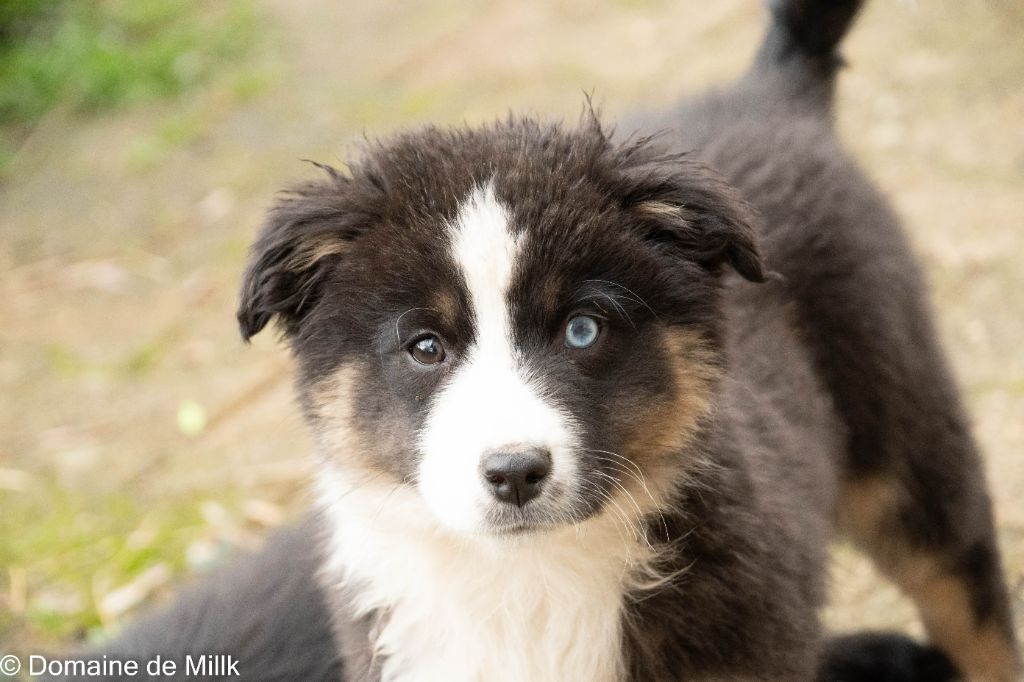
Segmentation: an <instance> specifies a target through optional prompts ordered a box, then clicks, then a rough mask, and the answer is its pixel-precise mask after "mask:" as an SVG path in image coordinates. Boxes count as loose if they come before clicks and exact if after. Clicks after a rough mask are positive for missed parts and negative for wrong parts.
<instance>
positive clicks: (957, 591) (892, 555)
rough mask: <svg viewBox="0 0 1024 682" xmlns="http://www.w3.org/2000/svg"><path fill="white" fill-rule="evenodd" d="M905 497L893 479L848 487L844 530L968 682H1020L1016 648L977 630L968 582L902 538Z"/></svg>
mask: <svg viewBox="0 0 1024 682" xmlns="http://www.w3.org/2000/svg"><path fill="white" fill-rule="evenodd" d="M905 495H906V493H904V492H903V491H902V490H901V489H900V487H899V486H898V485H897V484H896V482H895V481H894V480H893V479H889V478H884V477H878V476H876V477H870V478H863V479H859V480H855V481H847V482H846V483H844V486H843V493H842V500H841V506H840V510H839V527H840V528H841V529H842V530H843V531H844V532H846V533H848V534H849V535H850V536H851V537H852V538H853V539H854V540H855V541H856V542H858V543H859V544H860V545H861V546H863V547H864V549H865V550H866V551H867V552H868V554H870V555H871V556H872V558H874V560H875V561H876V562H877V563H878V566H879V568H880V569H881V570H882V571H883V573H885V574H886V575H887V576H889V578H890V579H891V580H892V581H893V582H895V583H896V584H897V585H899V587H900V588H901V589H902V590H903V591H904V592H906V594H907V595H908V596H909V597H910V598H911V599H912V600H913V601H914V603H915V604H916V605H917V608H918V611H919V613H920V615H921V621H922V622H923V623H924V626H925V630H926V631H927V633H928V637H929V639H931V641H932V642H933V643H935V644H936V645H937V646H938V647H939V648H941V649H942V650H943V651H945V652H946V654H947V655H948V656H949V657H950V658H951V659H953V662H954V663H956V665H957V666H958V667H959V668H960V670H961V671H963V672H964V673H965V674H966V675H967V679H968V680H970V681H971V682H1013V681H1015V680H1018V679H1019V675H1020V672H1021V671H1020V667H1019V666H1020V662H1019V659H1018V657H1017V653H1016V651H1015V649H1014V646H1013V644H1012V642H1010V641H1008V640H1007V638H1006V637H1005V636H1004V635H1002V634H1001V633H1000V632H998V631H997V630H996V629H994V628H991V627H982V628H980V629H979V628H978V627H977V626H976V625H975V622H974V617H973V615H972V614H973V612H974V609H973V608H972V606H971V599H970V594H969V592H968V585H966V584H965V582H964V580H963V579H962V578H958V577H956V576H952V575H950V574H949V573H948V572H946V571H945V570H944V569H943V567H942V561H941V557H938V556H928V555H926V554H922V553H921V552H920V551H919V550H914V549H912V548H910V547H908V545H907V542H906V540H905V539H904V538H902V537H900V535H899V532H900V531H899V528H898V525H897V519H896V516H895V515H896V514H897V513H898V510H899V508H900V506H901V504H902V503H903V502H904V501H905V500H904V496H905Z"/></svg>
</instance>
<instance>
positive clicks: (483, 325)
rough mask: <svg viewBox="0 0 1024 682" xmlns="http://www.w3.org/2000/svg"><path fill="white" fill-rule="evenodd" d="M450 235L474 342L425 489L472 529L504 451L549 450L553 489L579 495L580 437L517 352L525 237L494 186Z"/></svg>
mask: <svg viewBox="0 0 1024 682" xmlns="http://www.w3.org/2000/svg"><path fill="white" fill-rule="evenodd" d="M450 229H451V233H452V234H451V237H452V255H453V257H454V260H455V262H456V263H457V264H458V266H459V268H460V270H461V271H462V276H463V279H464V280H465V283H466V287H467V290H468V291H467V293H468V294H469V300H470V304H471V306H472V310H473V316H474V319H473V322H474V325H473V326H474V334H475V336H474V340H473V343H472V344H471V345H470V347H469V348H468V349H466V352H465V355H464V357H462V358H460V359H459V360H458V362H459V365H458V368H457V369H456V371H455V372H454V374H453V375H452V376H451V377H450V378H449V379H448V381H447V383H446V384H445V385H444V386H443V387H442V388H441V389H440V390H439V391H438V393H437V395H436V396H435V397H434V399H433V403H432V405H431V408H430V411H429V413H428V416H427V420H426V423H425V426H424V430H423V432H422V434H421V437H420V447H421V451H422V458H421V461H420V467H419V476H418V483H419V488H420V491H421V492H422V494H423V496H424V498H425V500H426V502H427V504H428V506H430V508H431V509H432V510H433V511H434V513H435V514H437V516H438V518H439V519H440V520H441V521H442V522H444V523H445V524H447V525H449V526H451V527H455V528H461V529H464V530H473V529H479V528H480V522H481V520H482V514H483V512H485V511H486V508H487V507H488V506H489V505H491V504H492V503H493V499H492V498H491V495H490V493H489V491H488V490H486V489H485V485H484V481H483V478H482V476H481V473H480V463H481V461H482V458H483V457H484V455H486V454H488V453H490V452H493V451H495V450H498V449H500V448H517V447H518V448H523V447H542V448H546V449H547V450H548V451H550V452H551V457H552V474H551V478H552V481H561V482H563V483H564V484H565V485H566V486H567V487H569V488H571V487H573V486H572V478H573V477H572V474H573V472H574V470H575V465H574V463H573V461H572V458H571V454H570V452H569V450H570V448H571V447H572V444H573V440H574V438H573V434H572V431H573V428H572V424H571V419H570V418H569V416H568V415H567V414H566V413H565V412H564V411H563V410H561V409H559V408H558V407H557V406H556V405H554V404H553V403H552V402H551V401H550V400H549V399H547V398H546V396H545V395H544V393H545V391H544V390H543V387H542V386H540V385H539V384H538V382H537V381H536V380H531V379H530V378H529V377H528V376H527V371H528V370H527V369H526V367H525V362H524V360H525V359H524V358H523V357H522V354H521V353H520V352H519V351H518V349H517V348H516V347H515V342H514V335H513V327H512V319H511V314H510V310H509V298H508V294H509V288H510V287H511V284H512V278H513V275H514V273H515V270H516V264H517V262H518V260H519V258H520V257H521V254H522V251H523V241H524V238H523V237H522V236H521V235H516V234H514V233H513V230H512V225H511V224H510V217H509V213H508V211H507V210H506V209H505V207H504V206H502V205H501V203H500V202H499V201H498V200H497V198H496V197H495V196H494V188H493V186H491V185H488V186H486V187H483V188H478V189H476V190H474V192H473V193H472V194H471V195H470V197H469V198H468V199H467V201H466V202H465V203H464V204H463V205H462V207H461V209H460V211H459V214H458V216H457V217H456V220H455V223H454V224H453V225H451V226H450Z"/></svg>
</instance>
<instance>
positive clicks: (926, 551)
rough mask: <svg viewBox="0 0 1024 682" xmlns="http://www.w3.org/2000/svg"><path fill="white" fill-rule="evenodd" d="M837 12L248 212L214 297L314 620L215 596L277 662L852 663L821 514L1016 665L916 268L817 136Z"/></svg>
mask: <svg viewBox="0 0 1024 682" xmlns="http://www.w3.org/2000/svg"><path fill="white" fill-rule="evenodd" d="M860 4H861V3H860V2H857V1H855V0H832V1H828V0H779V1H777V2H775V3H773V4H772V5H771V24H770V27H769V29H768V33H767V36H766V38H765V41H764V44H763V46H762V48H761V50H760V52H759V53H758V55H757V58H756V60H755V63H754V65H753V66H752V67H751V69H750V71H749V72H748V74H747V75H746V76H745V77H744V78H743V79H742V80H741V81H740V82H739V83H737V84H736V85H734V86H733V87H731V88H729V89H726V90H723V91H720V92H715V93H711V94H709V95H706V96H704V97H702V98H699V99H696V100H690V101H686V102H684V103H683V104H682V105H681V106H680V107H678V108H677V109H676V110H673V111H671V112H664V113H662V114H660V115H655V116H648V117H644V118H640V119H637V121H636V122H635V123H634V124H633V125H631V126H627V127H628V128H630V129H632V128H638V129H640V130H646V131H655V132H656V131H659V130H669V131H671V132H668V133H665V134H662V135H655V136H648V133H644V132H641V133H637V134H635V135H632V136H627V137H623V138H616V137H614V136H613V135H611V134H609V133H608V132H607V131H606V130H605V129H604V128H603V127H602V126H601V124H600V123H599V121H598V120H597V117H596V115H594V114H593V113H592V112H590V111H589V110H588V111H587V113H585V115H584V117H583V120H582V121H581V123H580V125H579V126H578V127H575V128H571V129H570V128H566V127H563V126H561V125H557V124H548V123H542V122H539V121H536V120H533V119H530V118H517V117H510V118H509V119H507V120H504V121H500V122H497V123H494V124H492V125H489V126H483V127H459V128H454V129H438V128H433V127H425V128H422V129H418V130H415V131H412V132H406V133H400V134H397V135H395V136H393V137H391V138H389V139H387V140H385V141H382V142H373V143H369V144H368V146H367V148H366V149H365V151H364V153H363V155H362V157H361V158H359V159H358V160H356V161H354V162H352V163H351V164H350V165H349V167H348V168H347V169H345V170H335V169H333V168H329V167H326V166H324V167H323V170H324V171H326V177H325V178H324V179H323V180H319V181H313V182H307V183H305V184H301V185H299V186H297V187H295V188H293V189H292V190H291V191H290V193H288V194H287V195H286V196H284V198H282V199H281V200H280V201H279V203H278V204H277V205H276V207H274V208H273V210H272V211H271V213H270V216H269V219H268V221H267V224H266V225H265V227H264V229H263V232H262V234H261V236H260V237H259V239H258V240H257V242H256V244H255V245H254V247H253V250H252V260H251V262H250V264H249V267H248V270H247V272H246V274H245V279H244V283H243V287H242V294H241V305H240V309H239V313H238V318H239V321H240V324H241V330H242V335H243V336H244V337H245V338H246V339H248V338H249V337H251V336H252V335H254V334H256V333H258V332H259V331H260V330H261V329H263V328H264V327H265V326H266V325H267V324H268V323H269V322H270V321H271V320H272V319H276V320H277V322H278V324H279V326H280V328H281V329H282V330H283V333H284V335H285V337H286V338H287V340H288V342H289V344H290V346H291V348H292V350H293V352H294V356H295V358H296V361H297V366H298V377H297V387H298V395H299V400H300V404H301V407H302V410H303V412H304V414H305V417H306V419H307V421H308V423H309V425H310V427H311V429H312V432H313V434H314V435H315V438H316V443H317V451H316V458H317V461H318V464H319V474H318V478H317V494H318V500H319V515H318V517H317V519H316V520H315V521H314V522H313V523H314V526H313V527H312V528H311V529H309V530H307V531H305V532H304V534H303V537H305V538H307V539H306V540H304V545H303V546H307V547H313V546H315V547H316V548H317V550H316V551H317V552H319V556H320V559H319V560H318V562H319V563H318V565H319V569H318V574H317V575H318V577H317V579H318V585H319V589H321V590H322V591H323V595H324V598H325V603H326V607H325V609H324V611H323V613H324V614H329V618H330V622H331V631H332V632H333V637H334V642H335V643H334V644H333V645H332V646H327V647H325V646H324V645H322V643H321V644H317V645H316V646H315V647H313V648H311V649H310V650H309V651H308V652H306V657H307V660H306V661H305V663H301V662H299V661H301V659H302V657H303V652H302V649H301V647H300V646H294V647H291V648H288V647H287V646H286V645H285V644H283V643H284V642H288V641H290V640H289V638H290V637H292V636H293V633H292V632H291V631H290V630H289V629H288V628H282V627H280V626H278V625H277V622H278V618H277V617H276V616H265V615H264V616H261V618H262V619H261V620H255V622H256V623H258V626H254V625H252V622H254V619H253V617H252V616H251V615H245V614H240V615H238V616H237V617H238V618H239V621H240V622H242V623H249V625H247V626H246V627H247V628H248V629H247V630H245V631H246V632H249V633H250V636H251V638H252V640H253V641H256V642H264V641H274V642H276V643H277V646H278V648H279V649H282V650H283V649H287V650H288V651H289V652H290V655H291V656H292V657H294V658H295V659H299V660H297V661H296V662H294V666H295V667H294V668H291V669H290V670H291V671H292V673H291V674H292V676H293V677H294V678H296V679H298V678H300V677H305V678H312V677H317V676H321V675H322V676H333V675H340V676H343V677H344V678H345V679H350V680H388V681H402V682H404V681H413V680H416V681H422V680H426V681H433V680H494V681H505V680H508V681H512V680H542V681H567V680H588V681H613V680H627V679H628V680H643V681H662V680H664V681H669V680H813V679H815V678H816V677H817V676H818V675H819V671H821V673H820V674H822V675H827V676H830V677H834V678H835V679H881V675H882V674H883V673H881V672H878V670H879V669H877V668H870V670H872V671H874V672H865V671H868V670H869V668H864V667H862V668H857V670H860V671H861V672H856V671H853V672H849V677H847V676H846V675H847V673H846V672H844V669H843V667H842V665H840V664H841V663H842V662H843V661H852V660H854V659H856V658H857V657H856V656H852V657H851V656H846V657H845V658H844V657H842V656H839V657H834V658H833V659H831V660H830V661H828V662H827V663H826V664H825V665H824V666H823V665H822V658H823V656H825V654H824V651H825V649H824V636H823V633H822V628H821V625H820V622H819V618H818V611H819V608H820V606H821V605H822V602H823V596H824V581H825V573H826V548H827V545H828V543H829V540H830V539H831V538H832V537H833V535H834V533H835V532H836V531H837V530H838V531H839V532H841V533H844V534H846V535H847V536H849V537H850V538H852V539H853V540H854V541H855V542H857V543H858V544H859V545H860V546H861V547H863V548H864V550H865V551H866V552H867V553H868V554H869V555H870V556H871V557H872V558H873V559H874V560H875V561H876V562H877V564H878V566H879V567H880V568H881V569H882V570H883V571H884V572H885V573H886V574H887V575H888V576H890V577H891V578H892V579H893V580H895V581H896V583H897V584H899V585H900V586H901V587H902V589H903V590H904V591H905V592H906V593H907V594H908V595H909V596H910V597H911V598H912V599H913V600H914V601H915V602H916V604H917V606H918V608H919V609H920V612H921V616H922V619H923V621H924V624H925V627H926V629H927V632H928V635H929V638H930V639H931V642H932V643H933V644H934V646H935V647H937V648H938V649H939V650H941V651H942V652H944V653H945V654H946V655H947V656H948V657H949V658H950V659H951V660H952V661H953V662H954V663H955V665H956V667H957V668H959V670H960V671H961V673H962V674H963V675H964V676H966V677H967V678H968V679H970V680H989V681H993V682H994V681H1000V682H1012V681H1013V680H1017V679H1019V676H1020V664H1019V659H1018V655H1017V651H1016V644H1015V641H1014V635H1013V630H1012V625H1011V614H1010V609H1009V606H1008V600H1007V592H1006V589H1005V587H1004V582H1003V578H1002V575H1001V569H1000V559H999V553H998V550H997V548H996V545H995V541H994V533H993V527H992V515H991V510H990V503H989V500H988V497H987V494H986V492H985V484H984V480H983V476H982V472H981V467H980V462H979V457H978V453H977V449H976V446H975V443H974V441H973V439H972V437H971V433H970V429H969V426H968V423H967V420H966V417H965V415H964V410H963V408H962V406H961V402H960V399H959V397H958V394H957V391H956V388H955V386H954V383H953V381H952V379H951V377H950V372H949V370H948V368H947V365H946V362H945V360H944V359H943V357H942V354H941V351H940V349H939V347H938V343H937V341H936V336H935V333H934V330H933V326H932V322H931V319H930V313H929V311H928V309H927V305H926V303H925V297H924V293H923V291H922V284H921V277H920V274H919V271H918V268H917V266H916V264H915V262H914V259H913V258H912V256H911V254H910V251H909V249H908V247H907V244H906V241H905V239H904V237H903V235H902V233H901V231H900V229H899V226H898V224H897V220H896V218H895V217H894V216H893V214H892V212H891V211H890V209H889V208H888V206H887V204H886V202H885V201H884V199H883V198H882V197H881V196H880V194H879V193H878V191H877V190H876V189H875V188H874V187H872V186H871V184H870V183H869V182H868V181H866V180H865V178H864V177H863V176H862V175H861V173H860V172H859V171H858V170H857V168H856V166H855V165H854V164H853V163H852V162H851V161H850V160H849V158H848V157H847V155H846V154H845V153H844V152H843V150H842V149H841V148H840V146H839V145H838V143H837V142H836V140H835V137H834V133H833V130H832V125H831V113H830V108H831V102H832V92H833V85H834V79H835V74H836V71H837V68H838V66H839V65H840V58H839V56H838V53H837V45H838V43H839V41H840V39H841V37H842V36H843V35H844V34H845V32H846V30H847V28H848V27H849V25H850V24H851V22H852V21H853V19H854V17H855V15H856V13H857V10H858V9H859V6H860ZM309 538H317V539H316V540H312V539H309ZM310 551H311V552H312V550H310ZM286 554H287V553H286ZM287 566H288V564H287V562H286V561H284V560H283V559H282V560H279V561H277V562H276V563H275V564H274V565H273V567H272V568H271V569H269V570H268V571H267V572H266V573H264V574H263V575H264V579H265V580H266V581H267V584H278V583H277V582H275V581H281V577H280V573H282V572H287ZM300 570H304V569H300ZM303 575H306V574H305V573H303ZM234 590H235V591H236V592H238V593H239V594H250V596H249V597H245V598H238V599H235V600H234V602H233V603H235V604H236V606H237V608H238V610H239V611H245V610H248V609H254V610H255V612H256V613H261V614H265V613H266V610H267V609H266V607H265V606H264V605H262V604H260V603H259V599H258V598H253V597H252V596H251V593H254V592H255V591H254V590H253V589H252V588H251V587H246V588H245V589H242V588H241V587H235V588H234ZM245 590H248V592H246V591H245ZM301 591H302V594H307V593H308V591H309V590H308V585H307V586H305V587H302V589H301ZM229 592H230V590H229ZM194 601H195V600H194ZM199 601H201V600H199ZM278 601H280V600H278ZM305 601H306V600H300V601H298V602H297V605H301V604H304V603H305ZM278 608H280V605H279V606H278ZM318 608H319V607H318ZM182 609H183V607H178V611H177V612H176V614H177V615H175V616H174V617H173V618H170V619H164V620H156V621H153V622H152V623H151V624H150V625H147V626H145V627H144V628H143V629H142V630H140V631H141V632H149V633H153V632H167V630H168V627H173V626H172V625H171V624H173V623H181V622H187V621H189V619H190V618H191V619H193V620H194V619H195V618H196V615H195V614H196V609H195V608H191V609H188V608H186V609H185V610H182ZM200 611H201V609H200ZM310 613H311V619H312V620H313V621H315V622H306V623H305V624H304V625H303V626H302V627H303V628H305V629H310V628H312V629H314V630H315V629H316V628H318V627H321V626H322V624H321V623H320V618H319V615H320V611H310ZM290 615H291V616H292V618H291V620H290V622H293V623H294V615H295V614H294V613H291V614H290ZM234 618H235V616H232V617H231V618H229V620H232V621H233V620H234ZM200 620H201V619H200ZM300 620H301V619H300ZM324 627H325V626H324ZM147 628H148V629H147ZM223 629H224V630H234V631H235V632H238V631H241V630H240V626H239V625H237V624H236V625H232V624H227V623H226V624H224V626H223ZM241 629H244V628H241ZM203 630H204V631H209V627H207V626H204V627H203ZM136 641H138V640H137V639H136ZM150 641H159V639H158V638H154V639H151V640H150ZM204 641H206V642H207V644H204V646H212V647H216V646H217V645H216V644H209V643H208V642H209V639H208V638H205V639H204ZM213 641H214V642H216V641H217V640H216V638H214V640H213ZM220 641H221V642H233V641H236V639H235V638H234V636H232V638H231V639H229V638H227V637H226V635H224V636H223V638H222V639H221V640H220ZM886 642H888V640H884V641H882V642H881V643H880V642H879V641H871V642H869V645H870V646H869V647H868V649H870V650H871V651H873V652H876V653H878V652H881V655H882V657H883V658H884V657H889V658H890V659H893V660H895V659H896V658H897V657H898V656H897V654H896V653H894V652H896V651H897V649H893V648H892V647H889V646H888V644H886ZM849 645H850V642H849V641H847V642H845V643H844V646H846V647H849ZM146 646H151V645H146ZM146 646H142V645H134V646H130V647H125V648H124V649H123V650H125V651H128V650H130V651H133V652H135V653H136V654H138V652H139V651H140V650H144V649H145V648H146ZM190 646H193V647H194V646H195V644H194V643H192V644H191V645H190ZM227 646H228V645H227V644H224V645H223V646H222V649H223V648H227ZM243 646H244V645H243ZM250 646H251V644H250ZM157 648H159V645H157ZM868 649H862V650H863V651H866V650H868ZM335 654H336V656H337V658H335ZM929 656H930V657H929ZM929 656H926V657H925V658H927V661H928V662H927V664H925V663H919V662H918V661H919V659H918V658H914V657H910V656H904V657H903V658H902V659H901V661H902V663H901V665H903V668H901V669H902V670H903V671H904V673H903V674H905V675H906V676H907V678H908V679H910V678H912V677H913V676H915V675H918V676H920V679H936V678H937V677H944V676H948V675H951V674H952V669H951V668H950V667H949V666H948V664H947V663H946V661H945V659H943V658H942V657H941V656H938V654H935V655H934V656H932V655H929ZM935 656H938V663H937V664H936V658H935ZM243 658H244V657H243ZM242 665H243V667H245V666H246V665H248V666H249V667H248V668H247V676H251V677H254V678H258V677H260V676H261V673H264V672H266V669H265V668H263V667H261V666H258V665H254V664H253V663H251V662H250V663H248V664H246V663H245V661H243V663H242ZM303 665H309V666H310V668H309V670H305V669H304V668H303V667H302V666H303ZM837 666H838V668H837ZM854 667H855V666H853V667H850V666H848V667H847V668H846V669H845V670H853V669H854ZM926 671H931V672H930V673H929V672H926ZM858 675H859V676H860V677H856V676H858ZM873 675H878V677H872V676H873ZM925 675H933V676H934V677H928V678H926V677H924V676H925ZM823 679H824V678H823Z"/></svg>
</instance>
